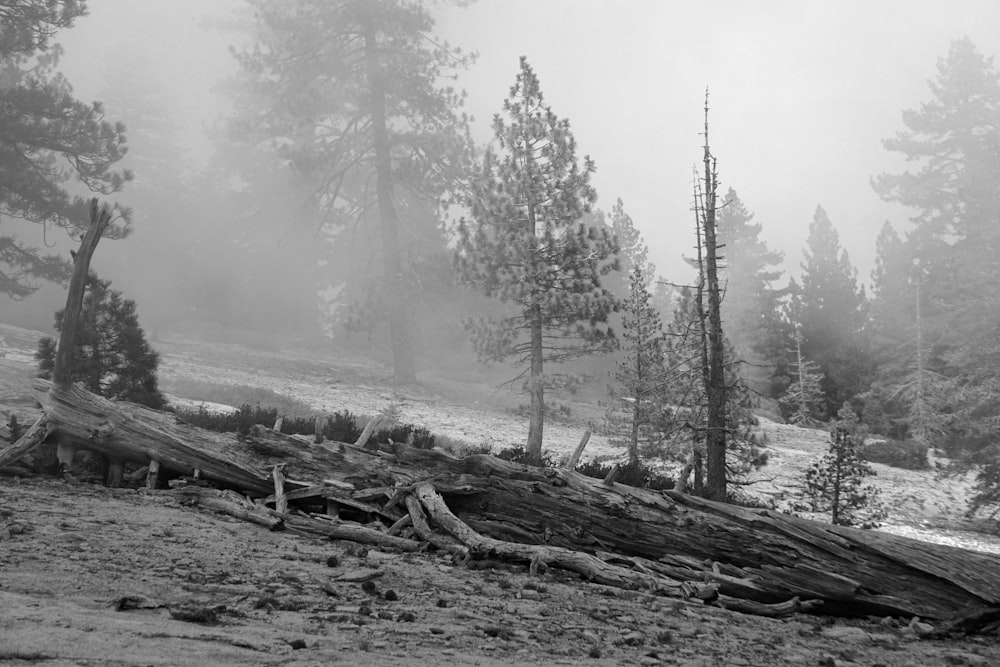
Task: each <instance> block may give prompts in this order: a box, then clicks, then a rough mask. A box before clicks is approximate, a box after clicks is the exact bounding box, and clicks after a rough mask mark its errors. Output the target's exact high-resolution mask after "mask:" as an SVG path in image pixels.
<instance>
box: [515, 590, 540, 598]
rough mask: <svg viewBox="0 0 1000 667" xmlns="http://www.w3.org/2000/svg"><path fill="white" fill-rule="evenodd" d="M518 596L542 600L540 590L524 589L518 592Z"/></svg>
mask: <svg viewBox="0 0 1000 667" xmlns="http://www.w3.org/2000/svg"><path fill="white" fill-rule="evenodd" d="M518 596H519V597H520V598H521V599H522V600H541V599H542V596H541V595H539V594H538V591H535V590H531V589H523V590H522V591H521V592H520V593H518Z"/></svg>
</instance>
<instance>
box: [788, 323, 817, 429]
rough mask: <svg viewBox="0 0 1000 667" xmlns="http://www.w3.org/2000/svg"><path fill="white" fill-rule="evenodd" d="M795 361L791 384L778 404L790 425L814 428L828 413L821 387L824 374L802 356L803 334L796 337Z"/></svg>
mask: <svg viewBox="0 0 1000 667" xmlns="http://www.w3.org/2000/svg"><path fill="white" fill-rule="evenodd" d="M795 359H796V361H795V362H794V363H793V364H792V366H791V368H790V369H789V370H790V374H791V383H790V384H789V385H788V389H787V391H786V392H785V393H784V395H783V396H782V397H781V398H780V399H779V401H778V403H779V405H780V406H781V408H782V410H783V411H784V412H785V415H786V418H787V419H788V422H789V423H791V424H795V425H797V426H813V425H815V424H816V422H817V421H819V417H820V416H822V415H823V414H825V411H826V401H825V397H824V395H823V387H822V386H821V382H822V380H823V374H822V373H820V371H819V368H818V367H817V366H816V364H814V363H813V362H811V361H809V360H808V359H806V358H805V357H803V356H802V335H801V332H799V333H798V335H797V336H796V337H795Z"/></svg>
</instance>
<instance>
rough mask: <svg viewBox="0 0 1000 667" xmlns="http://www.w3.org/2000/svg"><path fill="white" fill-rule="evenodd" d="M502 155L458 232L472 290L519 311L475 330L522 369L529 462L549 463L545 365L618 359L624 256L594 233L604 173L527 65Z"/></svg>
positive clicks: (477, 177) (497, 125)
mask: <svg viewBox="0 0 1000 667" xmlns="http://www.w3.org/2000/svg"><path fill="white" fill-rule="evenodd" d="M493 130H494V134H495V137H496V141H497V144H498V145H497V146H496V147H490V148H488V149H487V151H486V154H485V155H484V156H483V159H482V162H481V164H480V165H479V166H478V168H477V169H476V170H475V173H474V174H473V175H472V178H471V183H470V187H469V194H468V200H467V202H466V203H467V206H468V209H469V214H470V217H469V218H468V219H464V218H463V219H462V220H461V221H460V223H459V226H458V246H457V254H456V267H457V270H458V273H459V275H460V277H461V278H462V280H463V281H464V282H466V283H467V284H469V285H471V286H473V287H475V288H476V289H478V290H480V291H482V292H483V293H484V294H486V295H487V296H488V297H490V298H495V299H499V300H500V301H503V302H505V303H507V304H509V306H510V308H509V310H508V312H507V313H506V316H505V317H502V318H499V319H497V318H481V319H478V320H475V321H470V322H469V327H470V330H471V331H472V334H473V341H474V344H475V345H476V348H477V350H478V351H479V354H480V357H481V358H482V359H485V360H491V361H507V360H513V362H514V363H515V364H516V365H517V366H518V367H520V368H521V369H522V372H521V374H520V376H519V377H525V376H526V377H527V383H526V384H527V389H528V392H529V394H530V396H531V413H530V424H529V427H528V440H527V447H526V449H527V454H528V459H529V460H530V461H532V462H534V463H535V464H540V463H541V454H542V429H543V424H544V413H545V370H544V368H545V364H546V363H551V362H558V361H564V360H567V359H571V358H574V357H578V356H580V355H584V354H589V353H594V352H605V351H608V350H610V349H612V348H613V347H614V345H615V339H614V337H613V335H612V333H611V331H610V330H609V329H608V327H607V325H606V322H607V318H608V315H609V313H611V312H612V310H613V309H614V307H615V304H616V300H615V298H614V296H613V295H612V293H611V292H610V291H608V290H607V289H606V288H605V287H603V286H602V284H601V277H602V276H604V275H606V274H608V273H609V272H610V271H612V270H613V269H615V268H616V266H617V258H618V248H617V246H616V244H615V242H614V236H613V235H612V234H611V232H610V230H608V228H607V227H604V226H596V225H586V224H584V223H583V222H582V219H583V216H584V214H586V213H587V212H589V211H590V209H591V206H592V205H593V203H594V201H595V200H596V198H597V194H596V192H595V191H594V189H593V187H591V185H590V175H591V173H592V172H593V171H594V164H593V162H591V160H590V158H589V157H588V158H584V160H583V165H582V167H581V165H580V163H579V162H578V160H577V157H576V140H575V139H574V138H573V135H572V133H571V132H570V129H569V122H568V121H567V120H564V119H560V118H558V117H557V116H556V115H555V114H554V113H553V112H552V110H551V108H550V107H548V106H547V105H546V104H545V102H544V99H543V97H542V91H541V88H540V86H539V83H538V78H537V77H536V76H535V72H534V70H532V68H531V66H530V65H529V64H528V61H527V59H526V58H524V57H522V58H521V68H520V72H519V73H518V75H517V82H516V83H515V84H514V86H513V87H512V88H511V90H510V95H509V96H508V98H507V99H506V100H505V101H504V113H503V114H497V115H496V116H495V117H494V120H493Z"/></svg>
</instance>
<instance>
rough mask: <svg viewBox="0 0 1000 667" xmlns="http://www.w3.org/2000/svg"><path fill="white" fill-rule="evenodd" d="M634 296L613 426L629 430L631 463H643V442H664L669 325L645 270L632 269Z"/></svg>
mask: <svg viewBox="0 0 1000 667" xmlns="http://www.w3.org/2000/svg"><path fill="white" fill-rule="evenodd" d="M630 275H631V281H630V290H629V297H628V299H627V300H626V301H625V303H624V304H623V305H622V320H623V322H622V332H621V358H620V359H619V361H618V370H617V372H616V373H615V374H614V380H615V384H614V385H613V386H612V387H611V395H612V398H614V399H615V402H614V404H613V405H612V409H611V411H610V419H609V421H610V422H611V423H612V426H613V427H614V428H616V430H619V431H620V432H623V433H622V435H621V436H619V438H618V439H619V440H622V441H624V443H625V445H626V448H627V450H628V457H629V462H630V463H632V464H637V463H638V462H639V444H640V442H650V441H652V442H659V441H661V440H662V439H663V437H662V431H661V427H662V424H663V421H664V420H663V414H664V410H665V409H667V405H666V401H665V398H666V395H667V393H666V389H667V384H668V376H667V369H666V367H665V366H664V361H665V357H664V349H663V344H664V340H663V338H664V337H663V325H662V323H661V322H660V316H659V314H658V313H657V312H656V310H655V309H654V308H653V307H652V306H651V305H650V298H651V297H650V294H649V290H648V289H647V288H646V277H645V276H644V275H643V271H642V267H641V266H639V265H636V266H634V267H633V268H632V272H631V274H630Z"/></svg>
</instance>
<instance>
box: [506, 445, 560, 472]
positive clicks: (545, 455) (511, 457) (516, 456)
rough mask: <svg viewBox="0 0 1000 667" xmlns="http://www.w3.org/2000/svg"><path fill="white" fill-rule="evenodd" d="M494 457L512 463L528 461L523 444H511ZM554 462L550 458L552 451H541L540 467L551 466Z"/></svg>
mask: <svg viewBox="0 0 1000 667" xmlns="http://www.w3.org/2000/svg"><path fill="white" fill-rule="evenodd" d="M496 457H497V458H498V459H500V460H502V461H511V462H513V463H527V461H528V451H527V450H526V449H525V448H524V445H511V446H510V447H505V448H504V449H501V450H500V451H499V452H497V453H496ZM555 464H556V462H555V460H554V459H553V458H552V452H550V451H547V450H546V451H544V452H542V467H543V468H552V467H553V466H555Z"/></svg>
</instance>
